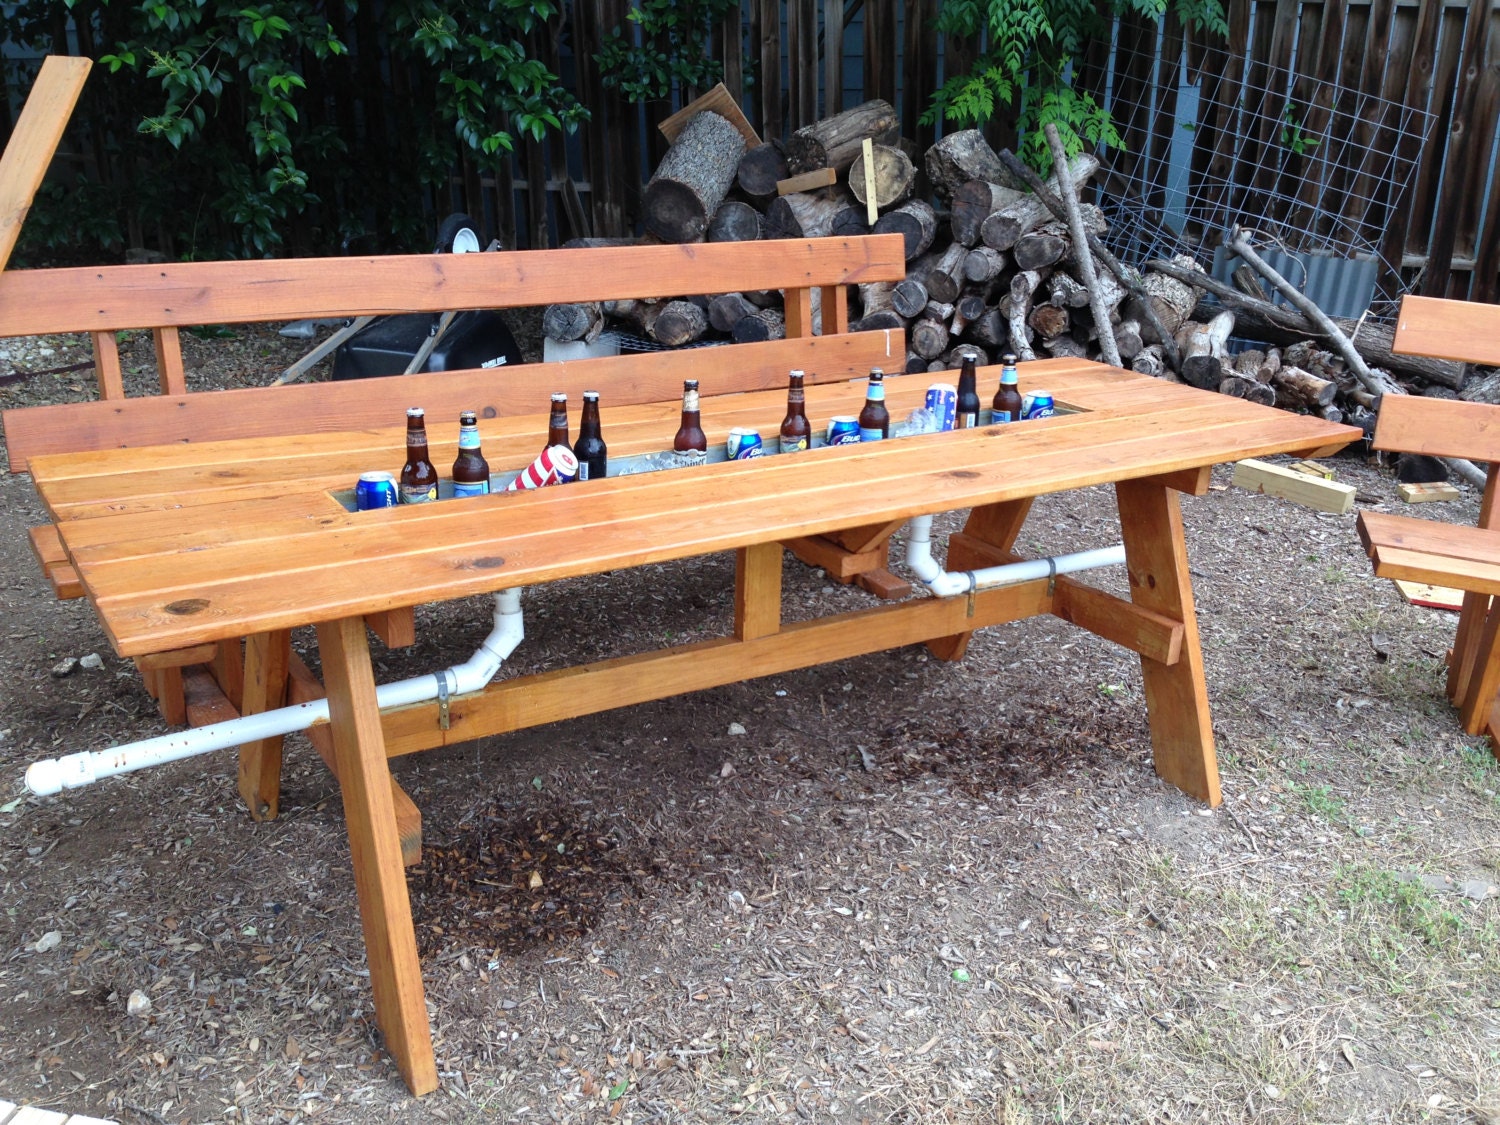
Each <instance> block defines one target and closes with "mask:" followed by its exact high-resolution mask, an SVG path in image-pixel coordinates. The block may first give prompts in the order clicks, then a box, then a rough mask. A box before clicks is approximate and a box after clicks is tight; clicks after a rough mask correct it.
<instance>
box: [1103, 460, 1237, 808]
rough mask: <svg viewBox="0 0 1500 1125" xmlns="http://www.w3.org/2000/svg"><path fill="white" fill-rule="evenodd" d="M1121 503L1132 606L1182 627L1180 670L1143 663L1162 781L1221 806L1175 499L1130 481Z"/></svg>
mask: <svg viewBox="0 0 1500 1125" xmlns="http://www.w3.org/2000/svg"><path fill="white" fill-rule="evenodd" d="M1115 497H1116V500H1117V502H1118V503H1119V508H1120V534H1121V538H1122V539H1123V540H1124V542H1125V565H1126V568H1127V569H1128V570H1129V572H1130V598H1131V601H1133V602H1134V603H1135V604H1136V605H1138V606H1141V607H1142V608H1145V609H1149V610H1152V611H1154V612H1156V613H1160V614H1162V615H1163V616H1165V617H1168V618H1170V619H1172V620H1174V621H1180V622H1182V627H1183V636H1182V650H1181V654H1180V656H1179V658H1178V660H1177V662H1176V663H1175V664H1162V663H1160V662H1159V661H1156V660H1153V659H1151V658H1150V657H1147V656H1142V657H1141V678H1142V680H1143V681H1144V684H1145V690H1146V712H1147V715H1148V717H1149V718H1150V721H1151V751H1152V755H1153V757H1154V758H1155V760H1156V772H1157V775H1158V776H1159V777H1161V778H1162V779H1163V780H1164V781H1169V782H1171V783H1172V784H1173V785H1175V786H1177V788H1179V789H1181V790H1182V791H1183V792H1184V793H1186V794H1188V795H1189V796H1191V797H1197V798H1198V799H1199V800H1200V801H1206V802H1207V803H1208V804H1210V805H1218V804H1219V802H1220V800H1221V799H1222V798H1221V795H1220V793H1219V766H1218V761H1217V758H1216V756H1215V754H1214V736H1213V723H1212V720H1211V718H1210V716H1209V710H1208V685H1207V683H1206V682H1205V680H1204V677H1203V653H1202V651H1201V649H1200V648H1199V645H1198V618H1197V614H1196V613H1194V611H1193V586H1192V582H1191V580H1190V579H1189V577H1188V561H1187V542H1186V540H1185V538H1184V537H1183V530H1182V510H1181V508H1180V507H1179V506H1178V501H1177V493H1176V492H1175V491H1174V490H1173V489H1171V488H1170V487H1168V486H1167V485H1165V484H1163V483H1161V482H1160V481H1152V480H1131V481H1121V482H1120V483H1118V484H1116V485H1115Z"/></svg>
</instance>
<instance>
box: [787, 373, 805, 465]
mask: <svg viewBox="0 0 1500 1125" xmlns="http://www.w3.org/2000/svg"><path fill="white" fill-rule="evenodd" d="M802 379H803V375H802V372H800V371H793V372H792V373H791V375H789V376H788V378H787V391H786V417H785V418H783V419H782V420H781V452H783V453H796V452H797V451H798V450H799V449H806V448H807V447H808V446H810V445H811V444H812V423H811V422H809V421H808V420H807V394H806V392H805V391H804V390H803V389H802Z"/></svg>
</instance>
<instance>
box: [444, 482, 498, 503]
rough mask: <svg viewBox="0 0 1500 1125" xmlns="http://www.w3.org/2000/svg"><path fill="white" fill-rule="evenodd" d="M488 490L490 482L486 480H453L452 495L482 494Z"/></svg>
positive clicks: (455, 497)
mask: <svg viewBox="0 0 1500 1125" xmlns="http://www.w3.org/2000/svg"><path fill="white" fill-rule="evenodd" d="M489 490H490V482H489V481H487V480H476V481H457V480H456V481H454V482H453V497H454V499H457V498H458V497H460V496H483V495H485V494H486V493H487V492H489Z"/></svg>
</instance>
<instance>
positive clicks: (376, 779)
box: [318, 617, 437, 1095]
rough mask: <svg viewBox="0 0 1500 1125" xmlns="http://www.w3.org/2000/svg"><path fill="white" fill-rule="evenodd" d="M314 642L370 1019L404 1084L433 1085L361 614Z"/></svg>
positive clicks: (422, 1089)
mask: <svg viewBox="0 0 1500 1125" xmlns="http://www.w3.org/2000/svg"><path fill="white" fill-rule="evenodd" d="M318 649H319V651H320V652H321V653H322V656H323V681H324V686H325V687H326V688H327V689H328V719H329V725H330V726H331V727H332V728H333V750H334V756H335V758H336V759H337V761H338V767H339V768H338V775H339V788H340V789H341V790H342V791H343V794H344V819H345V820H346V822H347V824H348V829H349V851H350V854H351V856H352V858H353V861H354V883H355V887H356V888H357V889H358V892H359V916H360V923H361V924H362V926H363V927H364V934H365V954H366V956H367V957H368V958H369V964H370V985H371V987H372V988H373V989H374V992H375V1018H376V1022H378V1023H379V1024H380V1030H381V1031H382V1032H383V1033H384V1034H385V1042H386V1048H387V1049H388V1050H389V1051H390V1052H391V1055H392V1057H393V1058H394V1059H395V1060H396V1066H397V1067H398V1068H399V1069H400V1071H401V1076H402V1077H403V1078H404V1079H406V1085H407V1086H408V1087H409V1088H410V1089H411V1092H412V1093H413V1094H417V1095H421V1094H425V1093H428V1092H429V1091H431V1090H434V1089H436V1088H437V1062H436V1059H435V1058H434V1056H433V1052H432V1035H431V1032H430V1030H429V1028H428V1025H427V1004H426V1001H425V999H424V998H423V994H422V966H421V963H420V962H419V961H418V959H417V938H416V932H415V931H414V929H413V928H412V921H411V900H410V899H409V898H408V896H407V892H406V873H405V871H404V870H403V869H402V866H401V841H400V838H399V836H398V835H397V830H396V813H395V808H394V805H393V804H392V801H391V773H390V769H389V767H388V766H387V764H386V756H385V734H384V732H383V731H382V730H381V726H380V709H379V707H378V705H377V704H376V701H375V675H374V671H373V669H372V668H371V665H370V645H369V641H368V639H367V637H366V636H365V623H364V619H363V618H360V617H350V618H345V619H343V620H341V621H331V622H324V623H322V624H320V625H319V626H318Z"/></svg>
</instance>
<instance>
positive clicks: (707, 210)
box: [641, 110, 745, 242]
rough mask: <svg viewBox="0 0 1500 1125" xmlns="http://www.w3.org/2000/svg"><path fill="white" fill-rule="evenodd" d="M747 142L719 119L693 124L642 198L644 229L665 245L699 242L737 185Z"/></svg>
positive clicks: (701, 118) (712, 116)
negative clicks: (733, 184) (713, 216)
mask: <svg viewBox="0 0 1500 1125" xmlns="http://www.w3.org/2000/svg"><path fill="white" fill-rule="evenodd" d="M744 155H745V138H744V137H743V136H742V135H741V133H740V131H739V129H737V128H735V126H734V125H733V124H731V123H730V122H729V121H728V120H726V119H725V118H723V117H720V116H719V115H718V114H717V113H710V112H708V111H707V110H705V111H704V112H702V113H699V114H697V115H696V116H695V117H693V118H692V120H690V121H689V122H688V123H687V124H686V125H685V126H683V129H682V132H681V133H679V134H677V140H676V142H675V143H674V144H673V145H672V147H671V148H669V149H668V150H667V155H666V156H664V157H663V158H662V162H661V164H660V165H658V166H657V169H656V174H655V175H654V176H652V177H651V182H650V183H648V184H647V185H646V190H645V192H644V193H643V194H642V196H641V210H642V213H643V215H644V220H645V224H646V229H647V230H649V231H650V232H651V233H652V234H654V235H656V236H657V237H658V238H661V239H664V240H666V241H667V242H697V241H699V240H701V239H702V238H703V236H704V234H706V233H707V231H708V221H709V219H710V217H711V216H712V215H713V213H714V212H715V211H717V210H718V209H719V204H720V203H722V202H724V196H725V194H726V193H727V192H728V191H729V186H730V184H732V183H733V182H734V177H735V172H736V171H737V170H738V168H739V164H740V158H741V157H742V156H744Z"/></svg>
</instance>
